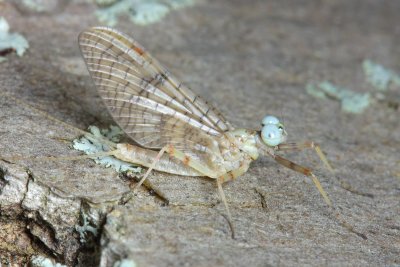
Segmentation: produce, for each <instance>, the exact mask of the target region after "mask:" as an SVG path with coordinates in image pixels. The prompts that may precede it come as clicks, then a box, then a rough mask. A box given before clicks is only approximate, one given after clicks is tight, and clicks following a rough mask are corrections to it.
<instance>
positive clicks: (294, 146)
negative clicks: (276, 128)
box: [277, 141, 333, 172]
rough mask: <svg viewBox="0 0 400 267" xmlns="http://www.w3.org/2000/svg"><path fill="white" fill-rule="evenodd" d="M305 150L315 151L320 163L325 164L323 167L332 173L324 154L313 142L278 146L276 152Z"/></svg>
mask: <svg viewBox="0 0 400 267" xmlns="http://www.w3.org/2000/svg"><path fill="white" fill-rule="evenodd" d="M307 148H312V149H314V150H315V152H316V153H317V155H318V156H319V158H320V159H321V161H322V162H323V163H324V164H325V166H326V167H327V168H328V170H330V171H331V172H333V168H332V166H331V165H330V164H329V162H328V160H327V159H326V157H325V155H324V153H323V152H322V150H321V148H320V146H319V145H317V144H315V143H314V142H310V141H305V142H301V143H286V144H280V145H278V148H277V150H278V151H294V150H303V149H307Z"/></svg>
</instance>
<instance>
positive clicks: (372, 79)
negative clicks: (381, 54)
mask: <svg viewBox="0 0 400 267" xmlns="http://www.w3.org/2000/svg"><path fill="white" fill-rule="evenodd" d="M362 67H363V70H364V74H365V77H366V80H367V82H368V83H370V84H371V85H372V86H373V87H374V88H375V89H377V90H379V91H386V90H387V89H388V88H389V85H390V84H391V83H394V84H395V85H397V86H400V76H399V75H397V74H396V73H395V72H394V71H392V70H389V69H387V68H384V67H383V66H382V65H379V64H377V63H374V62H372V61H371V60H368V59H367V60H364V62H363V63H362Z"/></svg>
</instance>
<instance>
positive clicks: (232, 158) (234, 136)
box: [219, 129, 259, 171]
mask: <svg viewBox="0 0 400 267" xmlns="http://www.w3.org/2000/svg"><path fill="white" fill-rule="evenodd" d="M256 135H257V132H256V131H255V130H248V129H235V130H232V131H228V132H226V133H225V134H224V135H223V136H221V137H220V138H221V139H220V142H219V150H220V156H221V157H220V161H221V162H220V165H222V166H221V167H223V168H224V169H225V170H227V171H230V170H233V169H237V168H239V167H240V166H241V165H242V164H243V163H244V162H245V161H246V162H251V161H253V160H256V159H257V158H258V156H259V153H258V149H257V146H256Z"/></svg>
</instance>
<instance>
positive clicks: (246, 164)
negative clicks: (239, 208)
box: [217, 161, 250, 238]
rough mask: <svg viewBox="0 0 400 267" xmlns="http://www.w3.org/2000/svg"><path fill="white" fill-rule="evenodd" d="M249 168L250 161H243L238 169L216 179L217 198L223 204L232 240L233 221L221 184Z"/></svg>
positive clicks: (233, 231) (233, 236)
mask: <svg viewBox="0 0 400 267" xmlns="http://www.w3.org/2000/svg"><path fill="white" fill-rule="evenodd" d="M249 166H250V161H244V162H243V163H242V165H241V166H240V167H239V168H237V169H234V170H232V171H229V172H227V173H224V174H223V175H221V176H219V177H218V179H217V187H218V193H219V196H220V197H221V200H222V202H223V203H224V206H225V209H226V213H227V215H228V223H229V227H230V228H231V231H232V238H235V230H234V227H233V220H232V215H231V212H230V210H229V206H228V202H227V201H226V197H225V193H224V190H222V184H223V183H225V182H228V181H230V180H233V179H235V178H236V177H238V176H240V175H242V174H243V173H245V172H246V171H247V170H248V169H249Z"/></svg>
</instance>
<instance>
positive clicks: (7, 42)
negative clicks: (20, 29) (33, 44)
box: [0, 17, 29, 62]
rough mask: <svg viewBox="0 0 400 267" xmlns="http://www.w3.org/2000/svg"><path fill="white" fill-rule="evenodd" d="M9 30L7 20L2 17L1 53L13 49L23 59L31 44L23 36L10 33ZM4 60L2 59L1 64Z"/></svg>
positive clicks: (0, 20) (0, 29)
mask: <svg viewBox="0 0 400 267" xmlns="http://www.w3.org/2000/svg"><path fill="white" fill-rule="evenodd" d="M9 29H10V26H9V25H8V23H7V21H6V19H5V18H3V17H0V51H4V50H7V49H12V50H15V52H16V53H17V55H18V56H20V57H21V56H22V55H23V54H24V53H25V51H26V49H28V47H29V43H28V41H27V40H26V39H25V38H24V37H23V36H22V35H21V34H19V33H9V32H8V31H9ZM4 60H5V58H4V57H0V62H2V61H4Z"/></svg>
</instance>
